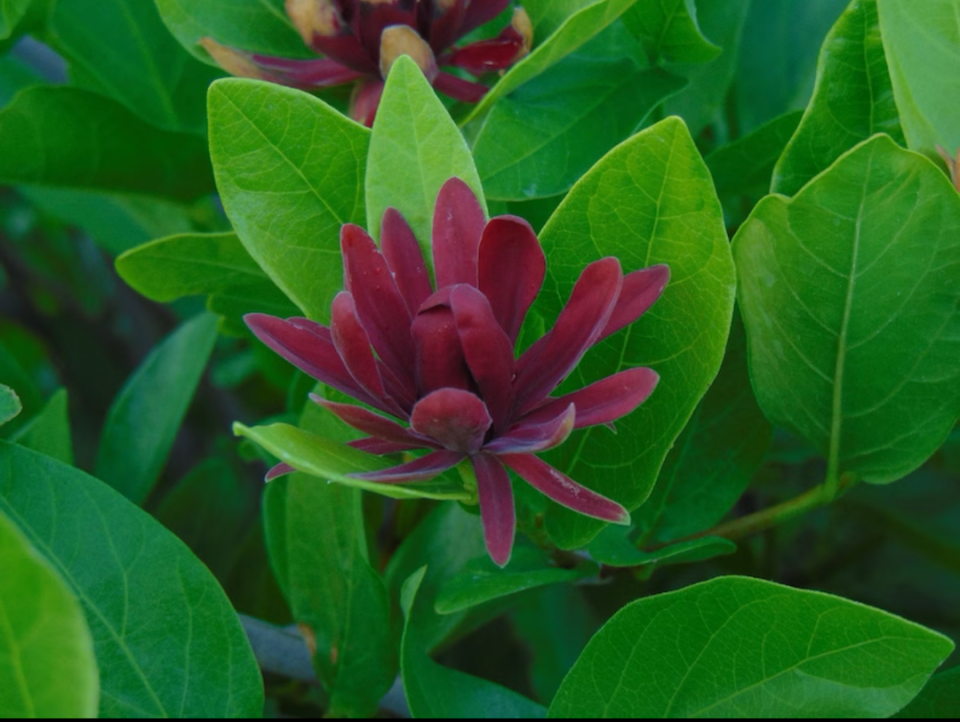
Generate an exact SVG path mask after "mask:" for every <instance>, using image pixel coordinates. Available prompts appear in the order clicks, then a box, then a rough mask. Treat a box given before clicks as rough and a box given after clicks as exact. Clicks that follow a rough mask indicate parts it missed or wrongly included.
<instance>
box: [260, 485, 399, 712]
mask: <svg viewBox="0 0 960 722" xmlns="http://www.w3.org/2000/svg"><path fill="white" fill-rule="evenodd" d="M362 501H363V499H362V495H361V492H360V490H359V489H356V488H351V487H349V486H346V485H344V484H330V483H328V482H326V481H324V480H322V479H317V478H316V477H311V476H307V475H306V474H293V475H291V476H286V477H283V478H280V479H276V480H274V481H272V482H270V484H269V485H268V486H267V491H266V496H265V499H264V519H265V524H266V537H267V547H268V549H269V551H270V561H271V564H272V566H273V569H274V573H275V574H276V577H277V580H278V581H279V583H280V587H281V589H283V592H284V596H285V597H286V598H287V601H288V602H289V603H290V608H291V610H292V611H293V617H294V619H295V620H296V622H297V624H298V625H299V626H300V629H301V631H303V632H304V633H305V634H306V635H307V639H308V640H309V645H308V646H310V647H311V649H312V650H314V656H313V660H314V666H315V667H316V669H317V673H318V675H319V677H320V681H321V682H323V685H324V687H325V688H326V689H327V692H328V693H329V694H330V706H329V711H328V714H331V715H335V716H339V715H348V716H351V717H368V716H372V715H373V714H374V713H375V712H376V711H377V703H378V702H379V700H380V698H381V697H382V696H383V695H384V693H386V691H387V690H388V689H389V688H390V685H391V684H392V683H393V680H394V677H395V676H396V672H397V659H396V651H395V644H396V641H395V638H394V636H393V634H392V632H391V628H390V599H389V597H388V596H387V590H386V586H385V585H384V582H383V579H382V578H381V577H380V575H379V574H377V573H376V571H374V570H373V568H372V567H371V566H370V562H369V560H368V555H367V545H366V539H365V536H364V523H363V508H362Z"/></svg>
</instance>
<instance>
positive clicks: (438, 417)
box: [410, 389, 492, 454]
mask: <svg viewBox="0 0 960 722" xmlns="http://www.w3.org/2000/svg"><path fill="white" fill-rule="evenodd" d="M491 422H492V419H491V418H490V414H489V412H488V411H487V407H486V406H485V405H484V403H483V402H482V401H481V400H480V399H478V398H477V397H476V396H474V395H473V394H471V393H470V392H469V391H462V390H460V389H439V390H437V391H434V392H433V393H431V394H429V395H428V396H424V397H423V398H422V399H420V400H419V401H418V402H417V405H416V406H414V407H413V413H411V414H410V428H411V429H413V430H414V431H415V432H417V433H418V434H422V435H423V436H427V437H430V438H431V439H434V440H435V441H437V442H438V443H439V444H440V445H441V446H444V447H445V448H447V449H450V450H452V451H457V452H459V453H465V454H475V453H476V452H477V451H479V450H480V447H481V446H482V445H483V437H484V435H485V434H486V433H487V429H489V428H490V424H491Z"/></svg>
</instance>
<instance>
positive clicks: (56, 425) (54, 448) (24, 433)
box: [10, 389, 73, 466]
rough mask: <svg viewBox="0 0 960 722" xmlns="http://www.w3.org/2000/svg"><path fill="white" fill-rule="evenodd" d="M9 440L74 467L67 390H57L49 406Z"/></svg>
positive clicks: (48, 403)
mask: <svg viewBox="0 0 960 722" xmlns="http://www.w3.org/2000/svg"><path fill="white" fill-rule="evenodd" d="M10 440H11V441H14V442H16V443H18V444H20V445H21V446H25V447H27V448H28V449H33V450H34V451H39V452H40V453H41V454H46V455H47V456H50V457H52V458H54V459H56V460H57V461H62V462H63V463H64V464H69V465H71V466H72V465H73V440H72V439H71V435H70V418H69V417H68V416H67V390H66V389H59V390H57V392H56V393H54V395H53V396H51V397H50V400H49V401H48V402H47V405H46V406H44V407H43V409H42V410H41V411H40V412H39V413H38V414H37V415H36V416H34V417H33V418H32V419H30V421H28V422H27V423H26V424H24V425H23V426H22V427H21V428H20V429H18V430H17V433H16V434H14V435H13V436H12V437H10Z"/></svg>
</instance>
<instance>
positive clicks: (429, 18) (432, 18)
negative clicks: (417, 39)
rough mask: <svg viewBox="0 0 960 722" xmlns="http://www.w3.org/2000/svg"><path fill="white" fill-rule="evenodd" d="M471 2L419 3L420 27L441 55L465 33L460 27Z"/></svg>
mask: <svg viewBox="0 0 960 722" xmlns="http://www.w3.org/2000/svg"><path fill="white" fill-rule="evenodd" d="M469 4H470V2H469V0H454V2H430V3H424V2H422V3H418V5H420V18H419V21H420V27H421V30H422V31H423V33H424V36H423V37H425V38H429V40H430V47H431V48H433V52H434V53H436V54H437V55H439V54H440V53H441V52H443V51H444V50H446V49H447V48H448V47H449V46H451V45H453V43H454V41H456V39H457V38H459V37H460V36H461V35H462V34H463V33H461V32H460V26H461V25H463V18H464V15H466V10H467V5H469Z"/></svg>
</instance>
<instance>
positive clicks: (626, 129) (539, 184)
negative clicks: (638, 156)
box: [473, 24, 684, 200]
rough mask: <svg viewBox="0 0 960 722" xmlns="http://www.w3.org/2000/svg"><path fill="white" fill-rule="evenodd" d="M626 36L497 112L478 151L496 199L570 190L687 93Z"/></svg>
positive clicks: (609, 35)
mask: <svg viewBox="0 0 960 722" xmlns="http://www.w3.org/2000/svg"><path fill="white" fill-rule="evenodd" d="M624 35H627V33H626V32H625V31H624V30H623V28H622V26H618V25H616V24H615V25H613V26H611V27H610V28H608V29H607V30H605V31H604V32H602V33H601V34H600V35H598V36H597V37H596V38H594V40H593V41H591V42H590V43H588V44H587V45H585V46H583V47H582V48H580V49H579V50H577V51H575V52H573V53H571V54H570V55H568V56H567V57H566V58H564V59H563V60H561V61H560V62H559V63H557V64H556V65H554V66H553V67H552V68H550V69H549V70H547V71H546V72H544V73H543V74H542V75H540V76H538V77H536V78H534V79H533V80H531V81H530V82H529V83H526V84H524V85H522V86H521V87H520V88H518V89H517V90H516V91H515V92H513V93H511V94H510V95H507V96H504V97H502V98H500V100H498V101H497V102H496V103H495V104H494V105H493V107H492V108H491V109H490V112H489V114H488V115H487V117H486V119H485V120H484V123H483V126H482V127H481V129H480V131H479V133H478V135H477V138H476V140H475V141H474V144H473V154H474V156H475V158H476V161H477V171H478V172H479V174H480V178H481V180H482V181H483V189H484V192H485V193H486V194H487V196H488V197H489V198H496V199H506V200H523V199H528V198H544V197H548V196H553V195H557V194H559V193H563V192H565V191H567V190H569V188H570V186H572V185H573V184H574V183H575V182H576V181H577V180H578V179H579V178H580V176H582V175H583V174H584V173H585V172H586V171H587V170H588V169H589V168H590V166H592V165H593V164H594V163H596V162H597V161H598V160H599V159H600V157H601V156H603V154H604V153H606V152H607V151H608V150H609V149H610V148H612V147H613V146H614V145H616V144H617V143H619V142H620V141H622V140H624V139H625V138H627V137H629V136H630V135H631V134H632V133H633V132H634V130H636V128H637V127H638V126H639V125H640V124H641V122H642V121H643V119H644V118H645V117H646V116H647V115H648V114H649V113H650V111H651V110H653V109H654V108H655V107H656V106H657V105H659V104H660V103H661V102H662V101H663V99H664V98H665V97H667V96H668V95H670V94H671V93H674V92H676V91H677V90H679V89H680V88H682V87H683V85H684V81H683V79H682V78H680V77H678V76H676V75H671V74H669V73H666V72H664V71H662V70H659V69H655V68H645V67H642V66H641V65H639V64H637V63H636V62H635V61H634V60H632V59H631V58H630V57H629V53H628V52H625V51H626V47H625V46H626V43H625V42H624V41H623V39H622V36H624ZM630 41H632V39H630ZM632 43H633V44H634V45H636V41H632Z"/></svg>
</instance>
